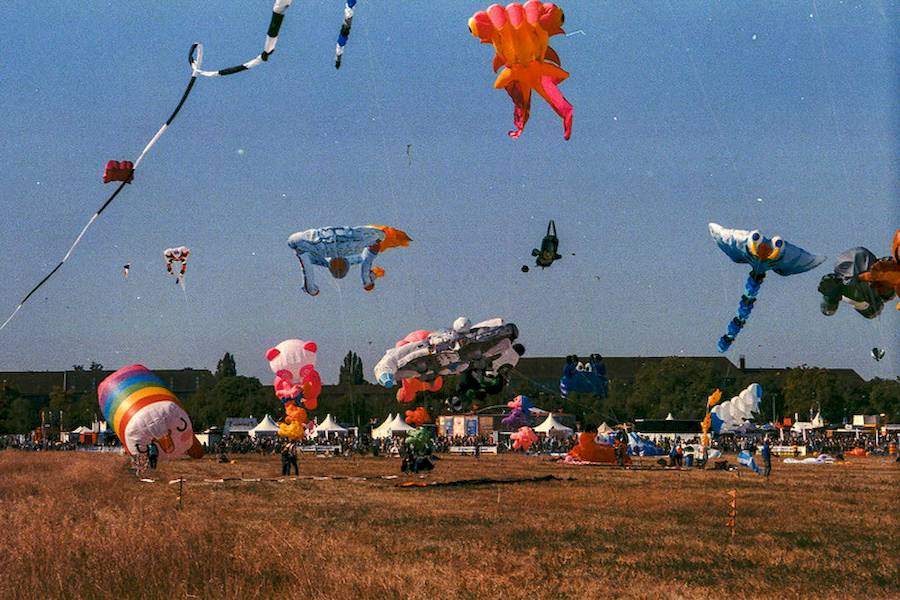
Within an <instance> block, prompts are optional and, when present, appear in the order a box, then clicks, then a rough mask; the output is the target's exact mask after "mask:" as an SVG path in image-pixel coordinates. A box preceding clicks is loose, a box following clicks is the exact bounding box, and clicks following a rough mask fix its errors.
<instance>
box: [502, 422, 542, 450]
mask: <svg viewBox="0 0 900 600" xmlns="http://www.w3.org/2000/svg"><path fill="white" fill-rule="evenodd" d="M509 439H511V440H512V441H513V450H522V452H528V449H529V448H531V445H532V444H533V443H535V442H536V441H537V439H538V436H537V434H536V433H535V432H534V431H533V430H532V429H531V427H519V430H518V431H516V432H515V433H512V434H510V436H509Z"/></svg>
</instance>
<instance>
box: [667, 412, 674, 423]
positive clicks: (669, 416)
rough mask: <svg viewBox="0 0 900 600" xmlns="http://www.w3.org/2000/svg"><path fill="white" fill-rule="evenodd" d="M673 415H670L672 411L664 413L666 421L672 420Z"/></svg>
mask: <svg viewBox="0 0 900 600" xmlns="http://www.w3.org/2000/svg"><path fill="white" fill-rule="evenodd" d="M674 420H675V417H673V416H672V413H669V414H667V415H666V421H674Z"/></svg>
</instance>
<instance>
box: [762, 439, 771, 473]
mask: <svg viewBox="0 0 900 600" xmlns="http://www.w3.org/2000/svg"><path fill="white" fill-rule="evenodd" d="M760 455H761V456H762V459H763V463H764V465H765V469H763V476H764V477H766V478H767V479H768V477H769V475H770V474H771V473H772V449H771V448H769V438H766V440H765V441H764V442H763V447H762V450H761V451H760Z"/></svg>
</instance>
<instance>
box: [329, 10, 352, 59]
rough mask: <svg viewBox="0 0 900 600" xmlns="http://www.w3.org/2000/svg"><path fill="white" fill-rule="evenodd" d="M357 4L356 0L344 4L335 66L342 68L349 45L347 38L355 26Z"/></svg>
mask: <svg viewBox="0 0 900 600" xmlns="http://www.w3.org/2000/svg"><path fill="white" fill-rule="evenodd" d="M355 6H356V0H347V4H345V5H344V21H343V23H341V31H340V33H338V37H337V46H335V48H334V68H335V69H340V68H341V60H342V59H343V58H344V46H346V45H347V39H348V38H349V37H350V27H352V26H353V7H355Z"/></svg>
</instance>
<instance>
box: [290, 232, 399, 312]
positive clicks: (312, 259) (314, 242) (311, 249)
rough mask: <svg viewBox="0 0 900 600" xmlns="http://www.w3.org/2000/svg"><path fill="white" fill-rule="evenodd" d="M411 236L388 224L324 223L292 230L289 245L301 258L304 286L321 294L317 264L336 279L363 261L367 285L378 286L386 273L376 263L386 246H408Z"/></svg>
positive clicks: (368, 287)
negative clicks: (314, 270)
mask: <svg viewBox="0 0 900 600" xmlns="http://www.w3.org/2000/svg"><path fill="white" fill-rule="evenodd" d="M410 241H412V240H411V238H410V237H409V236H408V235H407V234H406V232H405V231H401V230H399V229H394V228H393V227H386V226H384V225H364V226H359V227H320V228H319V229H307V230H306V231H299V232H297V233H294V234H292V235H291V236H290V237H289V238H288V246H290V247H291V248H292V249H293V250H294V252H296V253H297V258H298V259H300V272H301V273H302V274H303V290H304V291H305V292H306V293H307V294H309V295H310V296H316V295H318V294H319V287H318V286H317V285H316V283H315V277H314V276H313V266H319V267H325V268H327V269H328V270H329V271H330V272H331V275H332V276H333V277H334V278H335V279H343V278H344V277H345V276H346V275H347V272H348V271H349V270H350V266H351V265H356V264H358V265H360V271H359V274H360V277H361V278H362V284H363V289H365V290H366V291H372V290H373V289H375V280H376V279H377V278H379V277H384V269H382V268H381V267H375V266H373V264H372V263H373V262H374V261H375V257H376V256H378V253H379V252H381V251H383V250H388V249H390V248H397V247H406V246H408V245H409V242H410Z"/></svg>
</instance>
